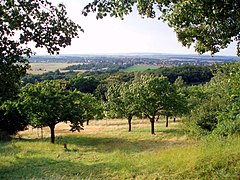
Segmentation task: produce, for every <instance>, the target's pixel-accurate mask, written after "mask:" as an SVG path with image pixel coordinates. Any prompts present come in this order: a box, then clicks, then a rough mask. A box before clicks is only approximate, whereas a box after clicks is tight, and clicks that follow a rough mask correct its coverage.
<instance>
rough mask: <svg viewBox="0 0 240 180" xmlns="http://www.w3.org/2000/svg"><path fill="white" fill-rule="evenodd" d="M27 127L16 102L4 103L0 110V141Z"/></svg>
mask: <svg viewBox="0 0 240 180" xmlns="http://www.w3.org/2000/svg"><path fill="white" fill-rule="evenodd" d="M27 125H28V122H27V121H26V117H25V116H24V115H22V114H21V112H20V110H19V107H18V102H17V100H16V101H9V100H8V101H5V102H4V104H3V105H2V106H1V109H0V134H2V135H0V136H1V137H0V140H1V139H4V138H7V137H8V135H15V134H16V133H17V132H18V131H22V130H24V129H25V127H26V126H27Z"/></svg>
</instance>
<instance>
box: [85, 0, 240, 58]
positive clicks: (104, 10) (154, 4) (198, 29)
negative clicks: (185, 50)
mask: <svg viewBox="0 0 240 180" xmlns="http://www.w3.org/2000/svg"><path fill="white" fill-rule="evenodd" d="M135 5H136V6H137V9H138V12H139V14H140V15H141V16H146V17H149V18H155V17H157V16H159V17H158V18H159V19H162V20H164V21H166V22H167V23H168V24H169V26H170V27H172V28H173V29H174V31H175V32H176V34H177V37H178V40H179V41H180V42H181V43H182V44H183V46H187V47H190V46H191V45H192V44H194V45H195V50H196V51H197V52H198V53H200V54H203V53H205V52H208V51H209V52H211V54H214V53H216V52H219V51H220V49H223V48H226V47H227V46H228V45H229V44H230V43H231V42H232V41H233V40H235V41H237V55H240V33H239V32H240V26H239V23H240V20H239V12H240V1H239V0H219V1H212V0H199V1H196V0H185V1H180V0H167V1H166V0H152V1H145V0H130V1H123V0H121V1H115V0H94V1H93V2H92V3H89V4H88V5H87V6H86V7H85V8H84V10H83V12H82V13H83V14H84V15H85V16H86V15H87V14H88V13H89V12H91V11H92V12H97V18H103V17H105V16H107V15H108V14H110V16H113V17H120V18H122V19H123V17H124V15H127V14H129V13H131V12H132V11H133V6H135ZM157 9H158V10H159V11H160V12H158V11H157Z"/></svg>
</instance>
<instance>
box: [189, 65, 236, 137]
mask: <svg viewBox="0 0 240 180" xmlns="http://www.w3.org/2000/svg"><path fill="white" fill-rule="evenodd" d="M239 66H240V64H239V63H235V64H228V65H224V66H222V67H219V69H218V71H217V73H216V74H215V76H214V77H213V78H212V80H211V81H210V82H209V83H207V84H205V85H204V86H202V87H201V88H198V91H195V92H198V93H195V94H193V93H192V95H191V94H190V96H189V97H190V98H189V102H190V103H191V106H192V113H191V118H190V124H191V127H192V131H194V132H195V133H198V134H213V135H219V136H229V135H233V134H239V133H240V129H239V87H240V84H239V77H240V74H239ZM199 90H200V91H199ZM192 92H193V91H192ZM194 104H195V105H194Z"/></svg>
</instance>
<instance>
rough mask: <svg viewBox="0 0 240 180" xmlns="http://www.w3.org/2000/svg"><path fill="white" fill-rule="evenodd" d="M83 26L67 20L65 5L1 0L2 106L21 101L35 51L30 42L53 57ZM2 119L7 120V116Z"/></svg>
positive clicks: (0, 77)
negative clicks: (29, 59)
mask: <svg viewBox="0 0 240 180" xmlns="http://www.w3.org/2000/svg"><path fill="white" fill-rule="evenodd" d="M79 30H80V31H82V29H81V27H80V26H79V25H77V24H75V23H74V22H73V21H71V20H70V19H69V18H68V17H67V12H66V9H65V6H64V5H63V4H59V5H58V6H53V5H52V4H51V3H50V2H48V0H39V1H30V0H1V2H0V106H1V105H2V104H3V103H4V101H6V100H9V99H10V100H12V99H14V98H17V93H18V92H19V87H20V83H21V77H22V76H24V75H25V74H26V69H27V68H28V67H29V65H28V60H27V57H30V56H32V55H33V54H34V52H33V51H32V50H31V49H30V48H29V47H28V44H29V43H35V46H36V47H37V48H38V47H45V48H46V49H47V51H48V52H49V53H50V54H54V53H58V52H59V50H60V48H61V47H66V46H68V45H70V44H71V39H72V38H74V37H77V35H78V31H79ZM0 114H1V115H0V117H1V118H2V119H1V120H2V121H3V119H4V114H6V112H4V111H3V112H1V113H0Z"/></svg>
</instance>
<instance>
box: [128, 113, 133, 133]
mask: <svg viewBox="0 0 240 180" xmlns="http://www.w3.org/2000/svg"><path fill="white" fill-rule="evenodd" d="M128 127H129V129H128V131H129V132H131V131H132V116H129V117H128Z"/></svg>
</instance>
